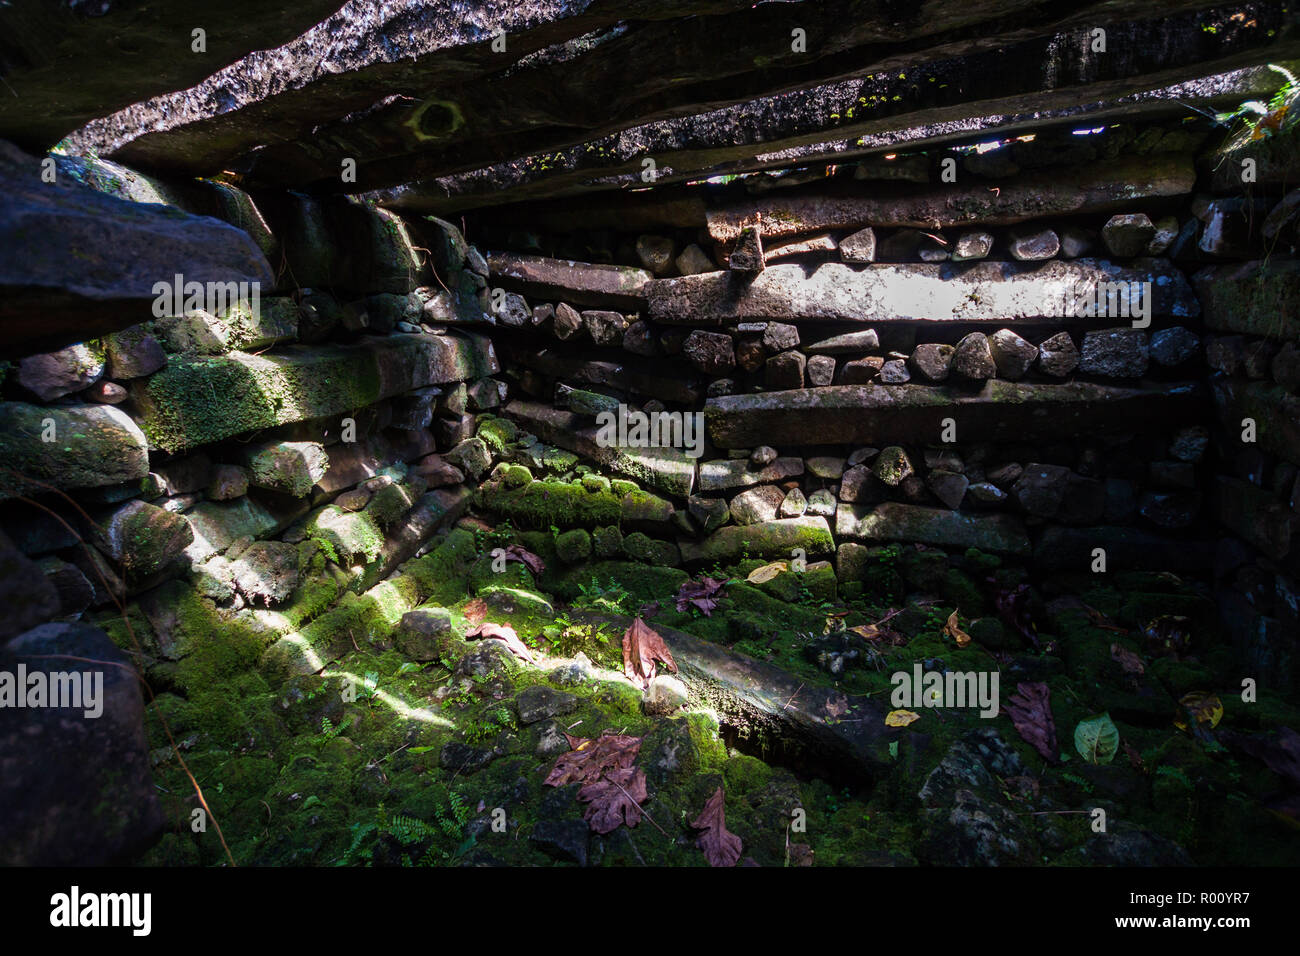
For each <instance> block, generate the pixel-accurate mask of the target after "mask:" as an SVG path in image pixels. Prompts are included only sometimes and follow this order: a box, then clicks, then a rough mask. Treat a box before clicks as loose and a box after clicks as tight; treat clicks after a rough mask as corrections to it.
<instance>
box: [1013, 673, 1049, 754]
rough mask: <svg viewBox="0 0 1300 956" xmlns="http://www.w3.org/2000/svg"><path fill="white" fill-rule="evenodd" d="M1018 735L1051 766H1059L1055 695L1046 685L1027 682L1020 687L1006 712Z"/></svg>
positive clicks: (1017, 687)
mask: <svg viewBox="0 0 1300 956" xmlns="http://www.w3.org/2000/svg"><path fill="white" fill-rule="evenodd" d="M1003 709H1004V710H1005V711H1006V712H1007V716H1008V717H1010V718H1011V723H1012V724H1013V725H1014V726H1015V728H1016V732H1017V733H1018V734H1020V736H1021V737H1022V738H1023V739H1024V741H1025V743H1027V744H1029V745H1030V746H1032V747H1033V748H1034V749H1035V750H1037V751H1038V753H1039V755H1040V756H1042V758H1043V759H1044V760H1046V761H1048V762H1049V763H1056V759H1057V755H1058V752H1059V748H1058V746H1057V743H1056V721H1054V720H1053V719H1052V692H1051V690H1050V689H1049V688H1048V686H1047V684H1045V683H1043V682H1042V681H1023V682H1021V683H1019V684H1017V685H1016V692H1015V693H1014V694H1012V695H1011V698H1010V699H1009V700H1008V701H1007V703H1006V706H1005V707H1004V708H1003Z"/></svg>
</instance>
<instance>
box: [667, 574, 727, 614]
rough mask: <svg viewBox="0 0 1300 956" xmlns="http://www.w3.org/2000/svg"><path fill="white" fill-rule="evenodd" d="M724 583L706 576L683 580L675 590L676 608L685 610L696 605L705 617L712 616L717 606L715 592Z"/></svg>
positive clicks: (724, 582)
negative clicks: (696, 579)
mask: <svg viewBox="0 0 1300 956" xmlns="http://www.w3.org/2000/svg"><path fill="white" fill-rule="evenodd" d="M726 583H727V582H726V581H719V580H717V579H716V578H711V577H708V576H705V577H702V578H700V579H699V580H698V581H686V582H684V583H683V584H682V586H681V588H679V589H678V591H677V610H678V611H685V610H687V609H688V608H690V607H697V608H699V609H700V611H702V612H703V613H704V616H705V617H712V616H713V611H714V608H716V607H717V606H718V602H717V600H716V596H717V593H718V592H719V591H720V590H722V586H723V585H724V584H726Z"/></svg>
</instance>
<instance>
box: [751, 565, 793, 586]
mask: <svg viewBox="0 0 1300 956" xmlns="http://www.w3.org/2000/svg"><path fill="white" fill-rule="evenodd" d="M788 567H789V564H788V563H787V562H785V561H773V562H772V563H771V564H765V565H763V566H762V567H761V568H755V569H754V570H753V571H750V572H749V574H748V575H746V576H745V580H746V581H748V582H749V583H750V584H765V583H766V582H768V581H771V580H772V579H773V578H774V577H776V576H777V575H778V574H780V573H781V572H782V571H784V570H786V569H787V568H788Z"/></svg>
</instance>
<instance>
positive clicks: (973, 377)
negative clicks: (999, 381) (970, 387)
mask: <svg viewBox="0 0 1300 956" xmlns="http://www.w3.org/2000/svg"><path fill="white" fill-rule="evenodd" d="M952 374H953V375H955V376H957V377H958V378H962V379H965V380H967V381H972V382H978V381H983V380H984V379H988V378H993V377H994V376H995V375H997V374H998V367H997V363H996V362H995V361H994V360H993V350H992V348H991V347H990V345H989V339H988V336H987V335H985V334H984V333H983V332H971V333H970V334H969V335H966V336H963V338H962V340H961V341H960V342H958V343H957V346H956V349H955V350H954V351H953V354H952Z"/></svg>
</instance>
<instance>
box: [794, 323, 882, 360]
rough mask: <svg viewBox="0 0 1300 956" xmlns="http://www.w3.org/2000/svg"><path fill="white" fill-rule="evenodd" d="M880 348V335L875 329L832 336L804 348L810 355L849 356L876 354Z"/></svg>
mask: <svg viewBox="0 0 1300 956" xmlns="http://www.w3.org/2000/svg"><path fill="white" fill-rule="evenodd" d="M878 348H880V335H879V334H878V333H877V332H876V330H875V329H863V330H862V331H860V332H845V333H844V334H843V335H832V336H831V337H830V338H828V339H821V340H819V341H817V342H813V343H812V344H811V345H807V346H805V347H804V351H805V352H807V353H808V354H809V355H819V354H825V355H848V354H853V353H859V354H861V353H862V352H874V351H875V350H876V349H878Z"/></svg>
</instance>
